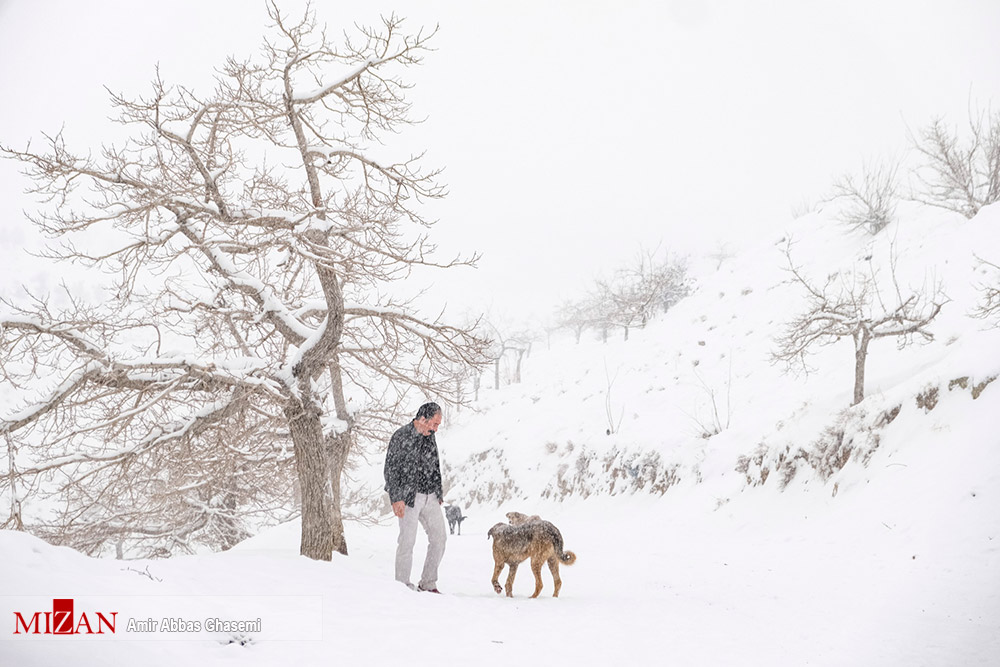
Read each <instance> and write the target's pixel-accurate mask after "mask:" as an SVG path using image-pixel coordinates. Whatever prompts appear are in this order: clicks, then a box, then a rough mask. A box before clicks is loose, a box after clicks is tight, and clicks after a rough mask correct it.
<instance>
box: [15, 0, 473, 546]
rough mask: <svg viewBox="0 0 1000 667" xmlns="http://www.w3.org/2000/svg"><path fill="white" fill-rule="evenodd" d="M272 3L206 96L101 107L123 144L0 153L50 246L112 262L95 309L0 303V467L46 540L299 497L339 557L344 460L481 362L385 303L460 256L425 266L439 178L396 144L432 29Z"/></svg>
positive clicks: (172, 536)
mask: <svg viewBox="0 0 1000 667" xmlns="http://www.w3.org/2000/svg"><path fill="white" fill-rule="evenodd" d="M268 13H269V15H270V18H271V23H272V29H271V32H270V33H269V36H268V38H266V39H265V42H264V47H263V50H262V54H263V55H262V56H261V57H259V58H256V59H245V60H244V59H237V58H230V59H229V60H228V61H227V62H226V63H225V65H224V66H223V67H222V68H221V69H220V70H219V74H218V75H217V84H216V87H215V90H214V91H212V92H211V93H210V94H207V95H204V96H203V95H200V94H198V93H196V92H195V91H194V90H190V89H188V88H185V87H183V86H176V85H168V84H167V83H166V82H164V81H162V80H161V79H160V77H159V74H157V76H156V78H155V80H154V81H153V85H152V91H151V93H150V94H149V95H148V96H147V97H140V98H134V99H133V98H128V97H126V96H123V95H113V96H112V102H113V105H114V107H115V108H116V110H117V114H118V120H119V121H120V122H121V123H122V124H123V125H124V126H125V128H126V129H127V130H130V132H129V137H130V138H129V139H128V140H126V141H125V142H124V143H123V144H122V145H116V146H104V147H103V148H101V149H100V151H99V152H97V153H96V154H95V153H94V152H93V149H92V148H90V147H86V148H84V149H83V150H74V149H73V148H71V147H69V146H67V145H66V143H65V142H64V140H63V137H62V136H61V135H59V134H57V135H54V136H47V137H46V141H45V142H44V143H45V145H44V147H42V148H40V149H35V148H34V147H31V146H29V147H27V148H24V149H23V150H22V149H14V148H11V147H0V150H2V154H3V155H4V156H5V157H7V158H11V159H13V160H17V161H19V162H20V163H22V164H23V165H24V167H25V169H26V172H27V173H28V174H29V176H30V177H31V179H33V183H34V192H35V193H36V194H38V195H40V196H41V197H42V198H44V202H46V205H44V206H43V210H42V211H41V212H40V213H39V214H37V215H36V216H34V217H33V221H34V222H35V223H36V224H37V225H38V227H39V228H40V229H41V230H43V231H44V232H46V233H47V234H49V235H50V236H52V237H54V238H56V239H59V240H61V241H62V242H63V243H62V245H61V247H60V248H59V249H58V250H54V251H53V255H54V256H55V257H57V258H58V259H63V260H69V261H73V262H77V263H84V264H86V265H90V266H94V267H98V268H100V269H102V270H105V271H106V272H109V273H113V274H114V275H115V276H116V277H115V279H114V285H113V290H112V292H111V294H110V295H109V298H108V300H107V301H106V302H104V303H100V304H95V305H87V304H84V303H82V302H81V301H79V300H76V299H72V300H71V301H70V302H69V305H68V306H66V307H64V308H58V309H57V308H55V307H54V306H50V302H48V301H47V300H46V299H39V300H37V301H35V302H32V303H19V304H16V305H15V304H7V305H6V310H7V312H6V313H5V314H3V315H2V316H0V327H2V335H0V346H2V347H0V381H2V382H4V383H9V386H10V387H15V388H17V389H18V390H19V391H21V392H22V396H23V397H24V405H23V407H22V408H21V409H19V410H18V411H16V412H13V413H10V412H8V413H7V414H5V415H3V416H2V421H0V431H2V432H3V433H4V434H5V436H6V437H7V441H8V450H9V451H12V452H13V451H16V456H15V455H13V454H11V463H10V471H9V475H8V477H9V479H10V480H11V481H12V482H14V481H16V483H17V493H16V497H18V498H20V499H21V500H22V501H23V500H24V499H25V498H28V497H29V496H32V495H34V496H35V497H36V498H40V499H43V500H45V502H44V503H38V506H39V507H42V508H44V510H43V509H40V510H39V512H43V511H44V512H45V514H44V516H39V517H37V525H38V526H40V527H41V528H42V529H44V531H45V532H47V534H48V535H50V536H52V537H53V538H54V539H60V540H62V541H63V542H66V543H70V544H73V545H74V546H80V547H82V548H85V549H87V550H88V551H91V552H96V551H101V550H102V549H105V548H107V547H108V546H109V545H111V544H120V543H125V544H126V545H128V546H129V548H130V549H132V550H131V551H130V553H140V554H151V553H161V552H166V551H171V550H173V549H174V548H176V547H178V546H180V547H189V548H190V547H191V546H192V545H193V544H198V543H211V544H212V545H213V546H217V547H218V546H222V547H225V546H228V545H230V544H231V543H233V542H234V541H236V540H238V539H239V538H240V537H241V536H242V535H243V534H245V529H244V527H243V526H242V524H241V521H242V518H243V517H245V515H246V513H247V512H263V513H271V512H274V511H279V512H281V511H284V512H285V513H286V514H287V513H289V512H292V511H299V510H298V509H297V508H295V507H294V506H293V505H292V502H291V496H292V494H293V493H294V494H295V495H296V496H297V497H298V498H299V499H300V501H301V523H302V532H301V545H300V550H301V553H302V554H303V555H306V556H308V557H310V558H315V559H327V560H328V559H330V558H331V555H332V552H333V551H334V550H336V551H340V552H342V553H346V552H347V544H346V541H345V539H344V532H343V522H342V515H341V497H342V492H341V488H340V485H341V478H342V472H343V470H344V467H345V465H346V463H347V460H348V456H349V454H350V453H351V451H352V449H353V448H354V447H355V446H357V445H358V444H359V443H361V442H364V441H369V442H370V441H376V440H378V439H380V438H382V437H384V434H385V433H386V432H387V430H389V429H391V428H392V425H393V424H394V423H395V421H394V420H396V419H398V418H399V417H400V413H399V412H398V411H397V406H398V405H399V402H400V400H401V399H403V398H404V397H406V398H407V400H408V401H409V403H408V404H407V405H406V406H405V407H403V408H402V409H403V410H406V411H407V413H408V410H409V409H410V404H413V403H416V402H419V399H420V398H423V397H424V396H433V397H434V398H435V399H438V400H441V399H444V400H453V399H456V395H455V382H454V377H455V368H456V367H461V366H478V365H482V364H483V363H484V362H486V358H485V356H484V350H485V347H486V344H487V343H486V341H484V340H483V339H481V338H480V337H478V336H477V335H475V333H474V332H473V329H472V328H471V327H465V326H453V325H450V324H448V323H447V322H445V321H443V320H442V319H441V317H440V316H438V317H435V318H423V317H421V316H420V314H419V312H418V311H417V310H416V308H415V307H414V304H412V303H411V302H407V301H402V300H398V299H396V298H394V297H393V296H391V294H392V291H393V290H392V289H390V287H391V284H392V282H393V281H397V280H400V279H403V278H405V277H407V276H408V275H409V274H410V270H411V269H412V268H413V267H414V266H416V265H425V266H435V267H442V268H448V267H452V266H456V265H459V264H470V263H473V262H474V259H475V258H465V259H463V258H455V259H451V260H446V261H443V262H440V261H437V260H435V259H433V250H434V246H433V244H432V243H431V242H430V241H429V234H430V229H431V222H430V221H428V220H426V219H425V218H424V217H423V215H422V213H421V210H420V209H421V204H422V203H423V202H425V200H431V199H435V198H439V197H441V196H443V195H444V190H443V189H442V186H441V184H440V183H439V182H438V178H437V177H438V171H437V170H434V169H425V168H423V167H422V163H421V161H420V159H419V156H411V155H406V156H403V158H402V159H393V158H391V157H390V155H391V152H392V151H391V146H392V141H391V140H392V138H393V136H394V134H395V133H397V132H399V131H400V130H401V129H402V128H403V127H405V126H406V125H407V124H408V123H410V122H411V121H410V116H409V109H410V108H409V104H408V102H407V101H406V99H405V93H406V90H407V87H408V86H407V84H406V83H405V81H404V80H403V79H402V78H401V73H402V72H403V71H404V70H405V69H406V68H407V67H408V66H412V65H417V64H419V63H420V62H421V59H422V56H423V55H424V53H425V52H426V50H427V43H428V39H430V38H431V36H432V35H433V32H430V33H428V32H424V31H420V32H416V33H412V32H407V31H405V30H404V26H403V21H402V20H401V19H399V18H397V17H395V16H392V17H389V18H385V19H383V21H382V24H381V25H378V26H376V27H370V28H369V27H357V28H356V32H355V33H353V34H351V35H347V34H345V36H344V38H343V41H342V42H340V43H337V44H335V43H333V42H331V41H330V40H329V39H328V37H327V34H326V32H325V30H323V29H321V27H320V26H318V25H317V23H316V21H315V17H314V15H313V14H312V13H310V12H309V11H308V10H307V12H306V14H305V16H304V17H302V18H301V19H300V20H290V19H289V18H288V17H287V16H286V15H285V14H283V13H282V12H281V11H280V10H279V8H278V6H277V4H276V3H275V2H271V3H270V4H269V5H268ZM70 292H72V290H70ZM414 395H416V398H415V397H414ZM8 490H9V489H8ZM20 516H22V517H23V520H24V522H25V524H28V523H29V519H28V512H27V511H26V509H25V505H24V503H22V505H21V514H20ZM29 528H30V526H29Z"/></svg>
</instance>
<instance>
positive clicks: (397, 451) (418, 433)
mask: <svg viewBox="0 0 1000 667" xmlns="http://www.w3.org/2000/svg"><path fill="white" fill-rule="evenodd" d="M441 419H442V416H441V407H440V406H439V405H438V404H437V403H425V404H423V405H421V406H420V409H419V410H418V411H417V416H416V418H415V419H414V420H413V421H412V422H410V423H408V424H406V425H405V426H403V427H401V428H400V429H398V430H397V431H396V432H395V433H393V434H392V438H391V439H390V440H389V448H388V449H387V450H386V453H385V490H386V491H387V492H388V493H389V502H391V503H392V512H393V514H395V515H396V517H397V519H398V520H399V539H398V541H397V543H396V581H399V582H401V583H404V584H406V585H407V586H409V587H410V588H413V587H414V586H413V584H412V583H410V572H411V570H412V569H413V545H414V544H415V543H416V541H417V524H418V523H419V524H420V525H422V526H423V527H424V531H425V532H426V533H427V556H426V558H425V559H424V569H423V572H422V574H421V576H420V583H419V584H418V585H417V589H418V590H421V591H429V592H431V593H439V592H440V591H438V589H437V576H438V565H439V564H440V563H441V557H442V556H444V546H445V541H446V540H447V531H446V530H445V527H444V515H443V513H442V511H441V505H442V503H444V490H443V489H442V484H441V463H440V461H439V460H438V449H437V441H436V440H435V438H434V434H435V433H436V432H437V430H438V428H439V427H440V426H441Z"/></svg>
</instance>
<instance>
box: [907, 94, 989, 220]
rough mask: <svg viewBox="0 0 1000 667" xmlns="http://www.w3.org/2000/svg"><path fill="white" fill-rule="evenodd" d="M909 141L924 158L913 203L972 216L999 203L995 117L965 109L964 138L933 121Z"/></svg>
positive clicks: (944, 125)
mask: <svg viewBox="0 0 1000 667" xmlns="http://www.w3.org/2000/svg"><path fill="white" fill-rule="evenodd" d="M910 141H911V143H912V144H913V146H914V148H915V149H916V150H917V152H918V153H920V155H921V156H922V157H923V158H924V164H923V165H922V166H921V167H920V168H918V169H917V170H916V172H915V173H916V178H917V180H918V182H919V184H920V187H921V191H920V192H918V193H917V194H915V195H914V199H916V200H917V201H919V202H921V203H924V204H927V205H929V206H937V207H939V208H945V209H948V210H949V211H956V212H957V213H961V214H962V215H964V216H965V217H966V218H972V217H974V216H975V215H976V213H978V212H979V209H981V208H982V207H984V206H987V205H988V204H992V203H994V202H996V201H1000V113H998V112H993V111H991V110H986V111H979V110H977V109H974V108H972V106H971V105H970V108H969V126H968V135H967V137H966V139H965V140H963V139H962V138H961V137H960V135H959V132H958V130H957V129H954V130H953V129H951V128H949V127H948V126H947V125H946V124H945V122H944V120H943V119H941V118H935V119H933V120H932V121H931V122H930V123H929V124H928V125H927V126H926V127H924V128H923V129H922V130H920V132H919V134H917V135H916V136H913V135H912V134H911V135H910Z"/></svg>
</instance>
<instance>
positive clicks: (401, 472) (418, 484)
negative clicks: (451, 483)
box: [385, 422, 444, 507]
mask: <svg viewBox="0 0 1000 667" xmlns="http://www.w3.org/2000/svg"><path fill="white" fill-rule="evenodd" d="M385 490H386V491H388V492H389V502H392V503H395V502H398V501H400V500H402V501H404V502H405V503H406V504H407V505H408V506H410V507H413V501H414V499H415V498H416V496H417V494H418V493H426V494H434V495H436V496H437V497H438V500H440V501H443V500H444V490H443V489H442V484H441V463H440V461H439V460H438V449H437V440H435V439H434V434H433V433H431V434H430V435H426V436H425V435H420V433H418V432H417V429H416V427H415V426H414V425H413V422H410V423H409V424H407V425H406V426H403V427H401V428H400V429H398V430H397V431H396V432H395V433H393V434H392V438H390V439H389V448H388V449H387V450H386V452H385Z"/></svg>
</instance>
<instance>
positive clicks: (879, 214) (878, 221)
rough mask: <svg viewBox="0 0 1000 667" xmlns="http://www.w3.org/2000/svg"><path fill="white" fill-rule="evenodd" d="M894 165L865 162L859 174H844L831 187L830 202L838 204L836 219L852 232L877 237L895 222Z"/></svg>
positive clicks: (897, 200) (895, 168) (896, 200)
mask: <svg viewBox="0 0 1000 667" xmlns="http://www.w3.org/2000/svg"><path fill="white" fill-rule="evenodd" d="M898 171H899V165H898V164H896V163H880V164H871V163H866V164H865V165H863V166H862V169H861V174H860V175H859V176H855V175H852V174H845V175H843V176H841V177H840V178H838V179H837V180H836V181H835V182H834V184H833V199H834V200H835V201H838V202H840V203H841V205H842V209H841V211H840V219H841V220H842V221H843V222H844V223H846V224H847V225H849V226H851V227H852V228H854V229H860V230H863V231H865V232H868V233H869V234H872V235H874V234H878V233H879V232H880V231H882V229H884V228H885V227H886V225H888V224H889V223H891V222H892V221H893V220H894V219H895V215H896V204H897V203H898V202H899V195H898V192H897V190H898V184H897V173H898Z"/></svg>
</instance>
